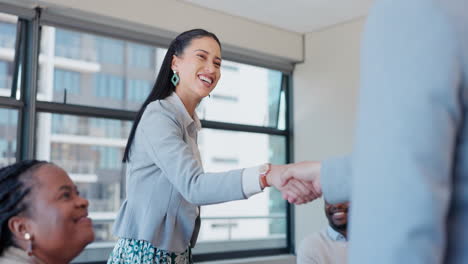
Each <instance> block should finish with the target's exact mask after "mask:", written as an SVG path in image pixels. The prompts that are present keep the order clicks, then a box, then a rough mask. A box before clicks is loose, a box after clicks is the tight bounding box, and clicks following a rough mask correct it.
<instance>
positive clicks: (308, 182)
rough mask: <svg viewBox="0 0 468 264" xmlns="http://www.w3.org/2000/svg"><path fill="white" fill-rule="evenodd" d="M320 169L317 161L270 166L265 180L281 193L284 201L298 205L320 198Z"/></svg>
mask: <svg viewBox="0 0 468 264" xmlns="http://www.w3.org/2000/svg"><path fill="white" fill-rule="evenodd" d="M320 168H321V164H320V162H317V161H303V162H298V163H292V164H286V165H271V170H270V172H269V173H268V175H267V177H266V180H267V183H268V184H269V185H270V186H274V187H275V188H276V189H278V190H279V191H280V192H281V193H282V195H283V198H284V199H285V200H287V201H288V202H290V203H294V204H296V205H299V204H303V203H308V202H310V201H313V200H315V199H317V198H319V197H320V196H322V188H321V186H320Z"/></svg>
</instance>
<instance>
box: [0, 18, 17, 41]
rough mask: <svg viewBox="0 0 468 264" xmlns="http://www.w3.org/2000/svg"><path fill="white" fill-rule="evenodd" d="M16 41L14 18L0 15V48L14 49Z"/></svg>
mask: <svg viewBox="0 0 468 264" xmlns="http://www.w3.org/2000/svg"><path fill="white" fill-rule="evenodd" d="M15 41H16V17H14V16H9V15H6V14H4V13H0V47H2V48H7V49H14V48H15Z"/></svg>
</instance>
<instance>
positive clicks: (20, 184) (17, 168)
mask: <svg viewBox="0 0 468 264" xmlns="http://www.w3.org/2000/svg"><path fill="white" fill-rule="evenodd" d="M44 164H49V162H47V161H39V160H24V161H20V162H17V163H15V164H12V165H9V166H6V167H3V168H1V169H0V256H1V255H2V254H3V252H4V250H5V249H6V248H8V247H10V246H13V245H14V241H13V234H12V232H11V231H10V229H9V227H8V221H9V220H10V218H11V217H13V216H16V215H19V214H20V213H22V212H25V211H26V210H27V209H28V203H27V201H26V199H25V198H26V197H27V196H28V194H29V193H30V192H31V188H32V187H31V186H32V185H31V184H26V183H27V182H28V181H29V180H30V179H32V178H31V177H32V173H33V172H34V171H35V170H37V169H38V168H39V167H41V166H42V165H44Z"/></svg>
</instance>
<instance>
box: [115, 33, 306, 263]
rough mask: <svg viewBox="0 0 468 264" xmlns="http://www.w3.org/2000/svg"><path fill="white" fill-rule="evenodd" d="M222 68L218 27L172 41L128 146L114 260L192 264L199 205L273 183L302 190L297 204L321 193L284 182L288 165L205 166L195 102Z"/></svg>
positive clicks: (291, 190)
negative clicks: (213, 169)
mask: <svg viewBox="0 0 468 264" xmlns="http://www.w3.org/2000/svg"><path fill="white" fill-rule="evenodd" d="M220 68H221V44H220V42H219V40H218V38H217V37H216V35H214V34H213V33H210V32H207V31H205V30H203V29H193V30H189V31H186V32H183V33H181V34H180V35H179V36H177V37H176V38H175V39H174V40H173V41H172V42H171V44H170V46H169V49H168V51H167V53H166V56H165V57H164V61H163V62H162V65H161V70H160V71H159V74H158V77H157V79H156V83H155V85H154V87H153V89H152V91H151V93H150V94H149V96H148V98H147V99H146V100H145V102H144V103H143V105H142V107H141V108H140V111H139V112H138V114H137V117H136V120H135V122H134V123H133V127H132V130H131V132H130V137H129V139H128V142H127V146H126V149H125V153H124V158H123V161H124V162H126V163H127V175H126V177H127V178H126V179H127V182H126V184H127V192H126V195H127V197H126V199H125V201H124V202H123V204H122V206H121V208H120V211H119V213H118V215H117V219H116V221H115V225H114V234H115V235H116V236H117V237H119V241H118V242H117V244H116V246H115V247H114V250H113V252H112V253H111V256H110V258H109V261H108V264H113V263H116V264H117V263H119V264H122V263H125V264H136V263H145V264H150V263H157V264H167V263H175V264H189V263H193V261H192V252H191V248H192V247H194V246H195V243H196V241H197V238H198V233H199V230H200V207H199V206H201V205H208V204H218V203H223V202H228V201H234V200H242V199H247V198H248V197H250V196H252V195H254V194H257V193H260V192H261V191H262V190H263V189H264V188H265V187H268V186H270V185H275V186H276V187H277V188H280V189H281V191H282V192H283V194H284V193H291V194H293V195H294V194H297V195H296V196H295V197H297V198H298V200H296V201H297V202H298V203H302V202H304V201H310V199H312V197H313V196H314V195H315V194H314V193H311V192H309V191H308V190H311V188H308V187H307V186H305V183H301V182H291V184H289V185H287V186H286V187H284V188H283V187H282V186H280V184H279V175H280V174H281V172H283V171H284V170H285V169H286V165H271V164H269V163H268V164H263V165H259V166H255V167H251V168H246V169H236V170H230V171H224V172H217V173H206V172H205V171H204V169H203V165H202V160H201V155H200V151H199V149H198V132H199V131H200V130H201V122H200V120H199V119H198V116H197V113H196V112H195V108H196V107H197V106H198V105H199V104H200V102H201V100H202V99H203V98H205V97H207V96H208V95H209V94H210V93H211V92H212V91H213V89H214V88H215V87H216V84H217V83H218V81H219V79H220V77H221V72H220ZM301 190H306V191H305V192H303V191H301ZM303 193H304V194H303ZM299 196H301V197H299Z"/></svg>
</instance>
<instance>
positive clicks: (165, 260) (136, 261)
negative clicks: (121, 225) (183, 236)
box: [107, 238, 193, 264]
mask: <svg viewBox="0 0 468 264" xmlns="http://www.w3.org/2000/svg"><path fill="white" fill-rule="evenodd" d="M107 264H193V261H192V252H191V250H190V248H188V249H187V250H186V251H185V252H182V253H172V252H168V251H166V250H162V249H157V248H155V247H153V245H151V243H150V242H147V241H143V240H136V239H126V238H120V239H119V241H117V244H116V245H115V247H114V250H112V253H111V254H110V256H109V260H107Z"/></svg>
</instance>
